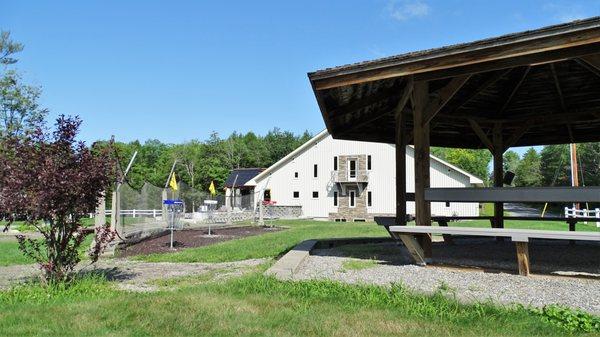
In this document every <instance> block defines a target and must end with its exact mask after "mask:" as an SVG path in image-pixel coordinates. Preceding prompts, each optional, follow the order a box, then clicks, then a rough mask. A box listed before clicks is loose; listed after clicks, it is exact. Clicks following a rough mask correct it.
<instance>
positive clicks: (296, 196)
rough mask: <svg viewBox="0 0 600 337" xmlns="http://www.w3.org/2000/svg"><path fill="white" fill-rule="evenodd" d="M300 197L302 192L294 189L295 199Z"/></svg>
mask: <svg viewBox="0 0 600 337" xmlns="http://www.w3.org/2000/svg"><path fill="white" fill-rule="evenodd" d="M298 198H300V192H298V191H294V199H298Z"/></svg>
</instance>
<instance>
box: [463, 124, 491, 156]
mask: <svg viewBox="0 0 600 337" xmlns="http://www.w3.org/2000/svg"><path fill="white" fill-rule="evenodd" d="M468 121H469V124H470V125H471V128H472V129H473V131H475V134H476V135H477V137H479V139H480V140H481V142H482V143H483V145H485V146H487V148H488V149H489V150H490V151H492V152H493V151H494V145H493V144H492V141H491V140H490V139H489V138H488V136H487V135H486V134H485V132H484V131H483V129H482V128H481V126H479V124H477V122H475V121H474V120H472V119H469V120H468Z"/></svg>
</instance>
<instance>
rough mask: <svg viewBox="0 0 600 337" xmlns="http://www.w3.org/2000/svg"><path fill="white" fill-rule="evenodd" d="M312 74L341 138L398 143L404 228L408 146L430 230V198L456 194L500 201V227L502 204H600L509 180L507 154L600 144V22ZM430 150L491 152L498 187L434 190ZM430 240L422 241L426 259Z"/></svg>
mask: <svg viewBox="0 0 600 337" xmlns="http://www.w3.org/2000/svg"><path fill="white" fill-rule="evenodd" d="M308 77H309V79H310V82H311V84H312V87H313V90H314V93H315V96H316V98H317V102H318V104H319V107H320V110H321V113H322V115H323V119H324V121H325V124H326V126H327V129H328V131H329V133H330V134H331V135H332V136H333V137H334V138H339V139H348V140H359V141H371V142H384V143H392V144H396V219H395V223H396V224H397V225H404V224H406V218H407V217H406V201H407V193H406V172H405V165H406V164H405V151H406V145H407V144H413V145H414V147H415V194H414V200H415V206H416V224H417V225H421V226H429V225H431V210H430V202H431V201H442V200H446V201H457V200H456V198H455V197H458V199H460V200H463V201H476V200H478V201H491V202H495V204H494V206H495V207H494V219H493V220H494V221H493V222H492V225H493V227H496V228H502V227H503V221H504V218H503V202H508V201H522V200H529V201H540V202H543V201H557V202H558V201H562V202H572V201H600V189H598V188H561V189H550V188H548V189H543V188H542V189H539V188H538V189H520V188H504V187H503V184H502V182H503V172H502V167H503V165H502V164H503V163H502V155H503V153H504V152H505V151H506V150H507V149H508V148H509V147H513V146H529V145H548V144H566V143H580V142H598V141H600V17H594V18H590V19H586V20H580V21H574V22H570V23H566V24H560V25H555V26H549V27H545V28H541V29H537V30H532V31H526V32H521V33H515V34H509V35H505V36H500V37H496V38H491V39H485V40H480V41H475V42H471V43H464V44H458V45H452V46H447V47H442V48H437V49H430V50H424V51H418V52H412V53H407V54H402V55H398V56H392V57H387V58H383V59H378V60H374V61H367V62H361V63H356V64H351V65H345V66H340V67H335V68H329V69H324V70H319V71H316V72H312V73H309V74H308ZM430 146H439V147H453V148H469V149H488V150H489V151H491V152H492V154H493V158H494V166H493V167H494V170H493V171H494V178H493V181H494V186H495V187H494V188H490V189H480V190H477V191H474V190H468V189H463V190H461V191H460V192H456V191H454V192H452V191H448V190H445V189H433V188H429V152H430ZM450 192H452V193H450ZM453 193H454V194H453ZM499 195H501V196H502V197H499ZM451 198H455V199H453V200H449V199H451ZM425 241H427V240H425ZM430 244H431V243H430V242H429V243H427V242H423V245H424V248H425V250H426V252H425V254H428V253H427V251H430ZM426 246H429V249H427V247H426Z"/></svg>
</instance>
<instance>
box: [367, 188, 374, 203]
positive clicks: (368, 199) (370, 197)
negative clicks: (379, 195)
mask: <svg viewBox="0 0 600 337" xmlns="http://www.w3.org/2000/svg"><path fill="white" fill-rule="evenodd" d="M367 206H369V207H371V206H373V193H372V192H371V191H369V192H367Z"/></svg>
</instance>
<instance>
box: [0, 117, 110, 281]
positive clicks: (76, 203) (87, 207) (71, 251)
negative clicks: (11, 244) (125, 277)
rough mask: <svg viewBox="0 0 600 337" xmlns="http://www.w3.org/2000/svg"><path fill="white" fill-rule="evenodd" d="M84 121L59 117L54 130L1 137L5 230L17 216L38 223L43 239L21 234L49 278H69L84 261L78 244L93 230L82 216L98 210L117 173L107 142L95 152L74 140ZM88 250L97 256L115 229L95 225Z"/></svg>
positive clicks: (1, 200)
mask: <svg viewBox="0 0 600 337" xmlns="http://www.w3.org/2000/svg"><path fill="white" fill-rule="evenodd" d="M80 124H81V120H80V119H79V118H77V117H65V116H61V117H59V118H58V119H57V121H56V127H55V130H54V131H53V132H47V131H44V130H43V129H41V128H38V129H37V130H36V131H34V132H32V133H30V134H27V135H25V136H9V137H4V138H2V139H0V212H1V213H0V218H1V217H3V218H4V219H5V220H6V221H7V225H6V227H5V230H6V229H8V227H9V226H10V225H11V224H12V223H13V222H14V221H16V220H23V221H25V222H26V223H27V224H28V225H31V226H34V227H35V228H36V229H37V230H38V231H39V232H40V233H41V234H42V235H43V239H41V240H36V239H30V238H25V237H23V236H20V237H19V247H20V249H21V250H22V251H23V253H24V254H26V255H27V256H29V257H31V258H33V259H34V260H35V261H36V262H37V263H38V264H39V265H40V267H41V269H42V271H43V272H44V277H45V280H46V281H47V282H61V281H65V280H67V279H68V278H69V277H70V276H71V274H72V272H73V270H74V268H75V266H76V265H77V263H79V261H80V255H79V250H78V249H79V247H80V246H81V244H82V242H83V240H84V239H85V237H86V235H87V233H89V231H86V230H84V228H83V226H82V223H81V219H82V217H83V216H85V214H89V213H90V212H94V210H95V207H96V205H97V203H98V200H99V199H100V197H101V196H102V193H103V192H104V191H106V190H107V189H108V188H109V187H110V185H111V181H112V177H114V167H115V164H114V161H113V159H112V158H111V155H110V152H109V149H110V146H109V147H104V148H102V149H94V151H92V150H91V149H90V148H88V147H87V146H86V145H85V144H84V143H83V142H79V141H77V140H76V136H77V133H78V131H79V126H80ZM97 231H98V233H99V239H98V240H95V245H96V247H92V249H91V250H90V253H91V255H92V261H96V260H97V258H98V256H99V254H100V253H101V250H102V247H103V246H105V245H106V243H107V242H108V241H110V240H112V238H114V233H112V232H111V231H110V229H109V228H108V227H104V228H100V229H97Z"/></svg>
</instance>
